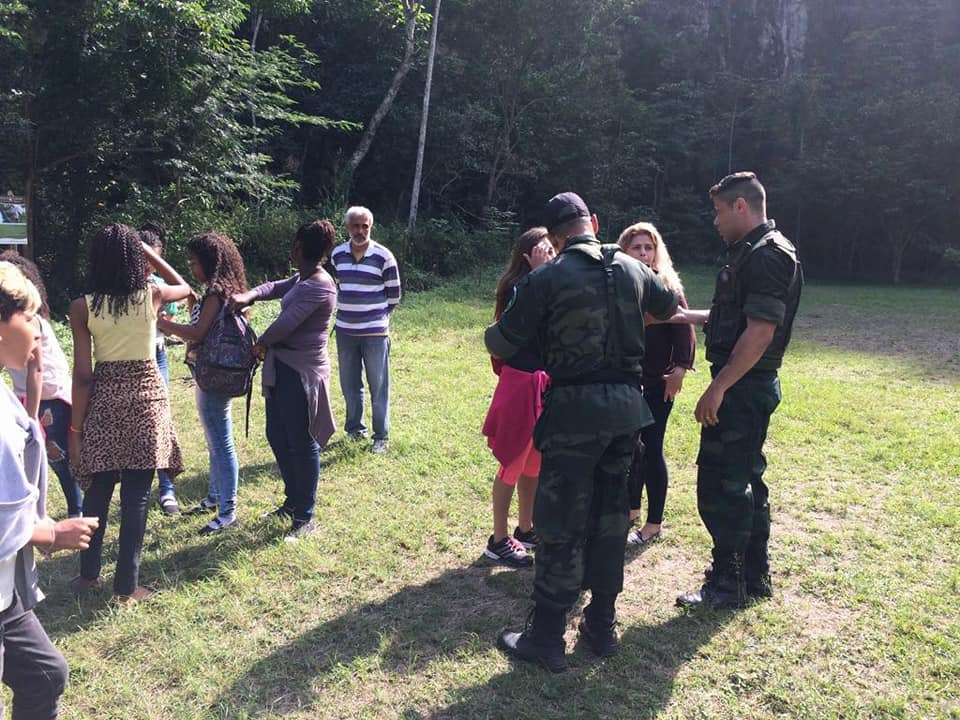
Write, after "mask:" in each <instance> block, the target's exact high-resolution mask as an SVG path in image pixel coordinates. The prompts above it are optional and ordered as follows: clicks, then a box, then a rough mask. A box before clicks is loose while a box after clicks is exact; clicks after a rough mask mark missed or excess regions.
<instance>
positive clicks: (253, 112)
mask: <svg viewBox="0 0 960 720" xmlns="http://www.w3.org/2000/svg"><path fill="white" fill-rule="evenodd" d="M262 23H263V10H257V19H256V21H254V23H253V35H252V36H251V37H250V54H251V55H254V56H255V55H256V54H257V36H258V35H259V34H260V25H261V24H262ZM250 124H251V125H253V129H254V130H256V129H257V109H256V108H255V107H251V108H250Z"/></svg>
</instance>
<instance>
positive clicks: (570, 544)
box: [533, 432, 637, 611]
mask: <svg viewBox="0 0 960 720" xmlns="http://www.w3.org/2000/svg"><path fill="white" fill-rule="evenodd" d="M636 444H637V433H636V432H634V433H631V434H628V435H604V436H596V435H576V436H574V435H568V434H564V435H563V437H558V436H556V435H555V436H551V437H549V438H547V441H546V442H544V443H543V460H542V463H541V465H540V481H539V484H538V485H537V495H536V500H535V502H534V507H533V524H534V527H536V529H537V534H538V535H539V536H540V543H539V544H538V545H537V555H536V564H535V574H534V582H533V599H534V601H535V602H536V603H537V604H538V605H540V604H542V605H546V606H548V607H550V608H553V609H556V610H563V611H567V610H569V609H570V608H571V607H572V606H573V605H574V603H576V601H577V598H578V597H579V595H580V591H581V589H583V590H593V591H594V592H603V593H608V594H612V595H616V594H618V593H619V592H620V591H621V590H623V556H624V548H625V546H626V539H627V530H628V527H629V512H630V502H629V498H628V495H627V472H628V471H629V469H630V461H631V459H632V458H633V451H634V448H635V447H636Z"/></svg>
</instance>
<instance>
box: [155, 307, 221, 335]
mask: <svg viewBox="0 0 960 720" xmlns="http://www.w3.org/2000/svg"><path fill="white" fill-rule="evenodd" d="M221 306H222V303H221V302H220V298H218V297H217V296H216V295H209V296H207V299H206V300H205V301H204V303H203V307H202V308H201V310H200V317H199V318H197V323H196V325H189V324H186V323H175V322H172V321H170V320H168V319H166V318H162V317H161V318H157V329H159V330H160V332H162V333H165V334H167V335H176V336H177V337H181V338H183V339H184V340H190V341H191V342H200V341H201V340H203V339H204V338H205V337H206V336H207V333H208V332H210V326H211V325H213V321H214V320H216V319H217V315H219V314H220V307H221Z"/></svg>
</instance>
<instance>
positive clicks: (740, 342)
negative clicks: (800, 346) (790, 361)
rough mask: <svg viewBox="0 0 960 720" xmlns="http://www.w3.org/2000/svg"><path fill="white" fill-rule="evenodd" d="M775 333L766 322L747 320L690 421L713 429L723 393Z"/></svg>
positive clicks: (760, 353) (774, 324)
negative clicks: (725, 361)
mask: <svg viewBox="0 0 960 720" xmlns="http://www.w3.org/2000/svg"><path fill="white" fill-rule="evenodd" d="M776 329H777V325H776V323H773V322H770V321H769V320H759V319H756V318H750V317H748V318H747V328H746V330H744V331H743V334H742V335H741V336H740V337H739V338H738V339H737V344H736V345H734V346H733V352H731V353H730V358H729V359H728V360H727V364H726V365H724V366H723V369H721V370H720V372H719V373H717V376H716V377H715V378H714V379H713V380H712V381H711V383H710V384H709V385H708V386H707V389H706V390H705V391H704V393H703V395H702V396H701V397H700V401H699V402H698V403H697V408H696V410H695V411H694V417H696V419H697V422H698V423H700V424H701V425H716V424H717V422H718V421H717V413H718V412H719V410H720V405H721V403H722V402H723V396H724V393H726V392H727V390H729V389H730V388H731V387H732V386H733V385H734V384H736V382H737V381H738V380H739V379H740V378H742V377H743V376H744V375H745V374H746V373H747V371H749V370H750V369H751V368H752V367H753V366H754V365H756V364H757V361H758V360H759V359H760V358H761V357H762V356H763V352H764V351H765V350H766V349H767V346H768V345H769V344H770V341H771V340H773V334H774V332H775V331H776Z"/></svg>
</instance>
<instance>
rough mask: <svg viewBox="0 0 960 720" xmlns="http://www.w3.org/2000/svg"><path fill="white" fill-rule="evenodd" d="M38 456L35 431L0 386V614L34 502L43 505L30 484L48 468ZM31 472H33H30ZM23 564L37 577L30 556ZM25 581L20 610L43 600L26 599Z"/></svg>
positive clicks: (34, 512) (27, 534)
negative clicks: (34, 476)
mask: <svg viewBox="0 0 960 720" xmlns="http://www.w3.org/2000/svg"><path fill="white" fill-rule="evenodd" d="M28 445H29V446H30V448H29V450H30V452H29V458H28V457H27V454H28V452H27V451H28ZM42 455H43V444H42V439H41V434H40V428H39V426H38V425H37V423H36V422H34V421H32V420H31V419H30V418H29V417H27V412H26V410H24V408H23V405H21V404H20V402H19V400H17V398H16V397H14V395H13V393H12V392H10V389H9V388H8V387H7V386H6V385H5V384H3V383H0V608H2V609H3V610H6V609H7V608H9V607H10V604H11V603H12V602H13V592H14V587H15V585H16V581H17V562H18V553H19V552H20V550H21V549H23V548H24V546H25V545H27V543H29V542H30V535H31V534H32V533H33V527H34V525H35V524H36V523H37V521H38V520H39V519H40V518H39V515H38V503H39V507H43V503H45V496H44V497H43V498H42V499H41V495H42V492H41V488H40V487H38V486H35V485H34V484H32V481H31V479H30V476H31V475H32V474H35V475H37V480H38V481H42V482H43V483H45V479H44V478H45V474H46V467H45V459H43V458H42V457H41V456H42ZM28 464H29V465H30V468H28V467H27V465H28ZM32 470H36V471H37V472H36V473H32V472H31V471H32ZM41 476H43V477H41ZM43 490H44V491H45V485H44V488H43ZM21 562H24V563H25V565H24V570H28V571H30V574H31V575H32V576H35V574H36V566H35V565H34V563H33V553H32V552H31V553H30V554H29V558H22V559H21ZM28 566H29V567H28ZM28 580H29V581H30V582H29V585H30V587H27V588H23V589H21V598H23V601H24V606H30V607H32V606H33V605H34V604H36V601H37V600H39V599H40V597H42V596H40V595H38V596H36V597H27V596H25V595H24V590H26V591H27V592H32V591H33V590H35V588H33V586H34V585H35V577H31V578H29V579H28Z"/></svg>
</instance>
